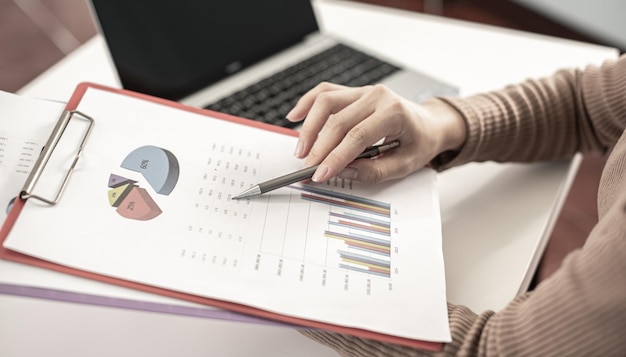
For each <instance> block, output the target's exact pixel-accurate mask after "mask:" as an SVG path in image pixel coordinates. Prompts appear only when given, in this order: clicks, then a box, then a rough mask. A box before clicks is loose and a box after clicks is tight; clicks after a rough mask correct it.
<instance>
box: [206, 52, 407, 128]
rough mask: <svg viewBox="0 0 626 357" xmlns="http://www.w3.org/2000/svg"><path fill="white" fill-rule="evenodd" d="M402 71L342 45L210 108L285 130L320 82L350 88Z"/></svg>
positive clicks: (261, 81)
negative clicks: (291, 113) (300, 102)
mask: <svg viewBox="0 0 626 357" xmlns="http://www.w3.org/2000/svg"><path fill="white" fill-rule="evenodd" d="M397 70H399V68H398V67H396V66H393V65H391V64H389V63H387V62H384V61H381V60H379V59H377V58H374V57H372V56H371V55H367V54H365V53H363V52H360V51H358V50H355V49H354V48H351V47H348V46H345V45H342V44H338V45H335V46H333V47H331V48H329V49H327V50H325V51H323V52H321V53H319V54H317V55H315V56H313V57H311V58H308V59H306V60H304V61H302V62H300V63H297V64H295V65H293V66H291V67H289V68H287V69H285V70H283V71H281V72H279V73H277V74H274V75H272V76H270V77H267V78H264V79H262V80H260V81H259V82H257V83H255V84H253V85H250V86H248V87H246V88H244V89H242V90H240V91H237V92H235V93H233V94H231V95H229V96H227V97H225V98H222V99H220V100H219V101H217V102H215V103H213V104H210V105H208V106H207V107H206V108H207V109H211V110H215V111H219V112H223V113H228V114H232V115H236V116H240V117H244V118H248V119H253V120H258V121H262V122H265V123H270V124H274V125H279V126H284V127H294V126H296V125H297V123H292V122H290V121H289V120H287V119H286V118H285V115H287V113H288V112H289V111H290V110H291V108H293V107H294V106H295V105H296V102H297V101H298V99H299V98H300V97H301V96H302V95H303V94H304V93H306V92H307V91H308V90H310V89H311V88H313V87H315V86H316V85H317V84H318V83H320V82H323V81H326V82H332V83H337V84H343V85H348V86H363V85H368V84H374V83H377V82H379V81H380V80H381V79H383V78H384V77H386V76H388V75H390V74H392V73H393V72H395V71H397Z"/></svg>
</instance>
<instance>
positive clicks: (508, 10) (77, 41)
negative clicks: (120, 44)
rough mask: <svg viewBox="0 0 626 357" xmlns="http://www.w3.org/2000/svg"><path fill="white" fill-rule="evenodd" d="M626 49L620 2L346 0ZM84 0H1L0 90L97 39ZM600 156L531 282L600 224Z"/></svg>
mask: <svg viewBox="0 0 626 357" xmlns="http://www.w3.org/2000/svg"><path fill="white" fill-rule="evenodd" d="M351 1H355V2H363V3H369V4H375V5H381V6H389V7H393V8H399V9H403V10H407V11H415V12H420V13H427V14H430V15H433V16H442V17H447V18H454V19H459V20H463V21H472V22H478V23H483V24H489V25H495V26H500V27H505V28H510V29H516V30H522V31H529V32H535V33H540V34H545V35H549V36H557V37H562V38H568V39H573V40H578V41H584V42H590V43H597V44H601V45H606V46H611V47H615V48H618V49H620V51H621V52H622V53H623V52H624V51H625V50H626V21H623V15H624V14H626V1H623V0H595V1H587V0H351ZM96 32H97V30H96V27H95V26H94V24H93V21H92V19H91V17H90V12H89V8H88V5H87V3H86V1H85V0H0V90H3V91H7V92H16V91H18V90H19V89H20V88H21V87H23V86H24V85H26V84H27V83H28V82H29V81H31V80H32V79H34V78H35V77H37V76H38V75H39V74H41V73H42V72H43V71H45V70H46V69H47V68H48V67H50V66H52V65H53V64H54V63H56V62H58V61H59V60H61V59H62V58H63V57H65V56H66V55H67V54H69V53H70V52H72V51H73V50H75V49H76V48H77V47H79V46H80V45H81V44H83V43H85V42H86V41H88V40H89V39H90V38H91V37H93V36H94V35H95V34H96ZM604 160H605V157H603V156H600V155H586V156H585V157H584V159H583V162H582V165H581V168H580V170H579V172H578V174H577V176H576V179H575V181H574V184H573V187H572V189H571V192H570V194H569V195H568V198H567V200H566V203H565V207H564V208H563V211H562V212H561V214H560V216H559V219H558V221H557V224H556V227H555V230H554V232H553V234H552V236H551V238H550V242H549V243H548V247H547V248H546V252H545V254H544V258H543V260H542V263H541V265H540V269H539V271H538V273H537V276H536V281H541V280H542V279H545V278H546V277H547V276H549V275H550V274H551V273H552V272H553V271H554V270H556V269H557V268H558V267H559V265H560V262H561V260H562V258H563V257H564V256H565V255H566V254H567V253H568V252H570V251H571V250H573V249H576V248H578V247H580V246H581V245H582V244H583V243H584V241H585V238H586V236H587V234H588V233H589V232H590V230H591V228H592V227H593V225H594V224H595V223H596V222H597V219H598V218H597V213H596V194H597V186H598V182H599V179H600V173H601V170H602V167H603V165H604Z"/></svg>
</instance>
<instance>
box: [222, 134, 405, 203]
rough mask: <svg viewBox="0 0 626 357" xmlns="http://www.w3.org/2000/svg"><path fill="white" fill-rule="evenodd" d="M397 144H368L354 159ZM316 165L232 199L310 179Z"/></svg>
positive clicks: (375, 154)
mask: <svg viewBox="0 0 626 357" xmlns="http://www.w3.org/2000/svg"><path fill="white" fill-rule="evenodd" d="M398 146H400V142H399V141H398V140H395V141H390V142H388V143H385V144H381V145H375V146H370V147H368V148H366V149H365V151H363V152H362V153H361V154H360V155H359V156H357V157H356V158H355V160H357V159H365V158H372V157H375V156H378V155H380V154H382V153H384V152H385V151H389V150H391V149H393V148H396V147H398ZM318 167H319V165H315V166H311V167H307V168H305V169H302V170H298V171H295V172H292V173H290V174H286V175H283V176H280V177H277V178H274V179H271V180H268V181H265V182H262V183H259V184H257V185H254V186H252V187H250V188H249V189H247V190H245V191H243V192H242V193H240V194H238V195H237V196H234V197H233V198H232V199H233V200H239V199H242V198H247V197H252V196H258V195H262V194H264V193H266V192H270V191H273V190H276V189H278V188H281V187H285V186H287V185H291V184H292V183H295V182H300V181H303V180H306V179H310V178H311V177H313V174H314V173H315V170H317V168H318Z"/></svg>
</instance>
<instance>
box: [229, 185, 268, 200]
mask: <svg viewBox="0 0 626 357" xmlns="http://www.w3.org/2000/svg"><path fill="white" fill-rule="evenodd" d="M260 194H261V188H260V187H259V186H258V185H256V186H253V187H250V188H249V189H247V190H245V191H243V192H242V193H240V194H238V195H237V196H233V197H232V198H231V200H240V199H242V198H246V197H250V196H257V195H260Z"/></svg>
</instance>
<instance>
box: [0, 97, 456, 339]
mask: <svg viewBox="0 0 626 357" xmlns="http://www.w3.org/2000/svg"><path fill="white" fill-rule="evenodd" d="M61 109H62V108H61V107H59V109H58V110H59V111H60V110H61ZM77 109H78V110H79V111H80V112H82V113H85V114H87V115H89V116H91V117H92V118H93V119H94V120H95V125H94V128H93V131H92V133H91V135H90V137H89V139H88V141H87V144H86V148H85V150H84V152H83V153H82V156H81V158H80V160H79V161H78V165H77V166H76V169H75V171H74V173H73V174H72V177H71V179H70V181H69V184H68V186H67V188H66V190H65V192H64V194H63V196H62V198H61V200H60V202H59V203H58V204H57V205H55V206H50V205H47V204H44V203H41V202H38V201H36V200H32V199H29V200H27V202H26V205H25V207H24V209H23V210H22V212H21V213H20V215H19V217H18V219H17V221H16V223H15V225H14V227H13V229H12V231H11V233H10V234H9V236H8V238H7V240H6V241H5V243H4V246H5V247H6V248H8V249H11V250H14V251H18V252H22V253H24V254H27V255H31V256H34V257H38V258H41V259H44V260H48V261H52V262H55V263H58V264H62V265H66V266H69V267H72V268H76V269H80V270H84V271H89V272H94V273H98V274H102V275H107V276H112V277H116V278H121V279H124V280H128V281H133V282H139V283H143V284H147V285H151V286H156V287H161V288H166V289H169V290H174V291H180V292H184V293H189V294H193V295H198V296H203V297H210V298H214V299H219V300H225V301H230V302H235V303H239V304H244V305H249V306H252V307H256V308H259V309H262V310H266V311H270V312H275V313H278V314H281V315H286V316H294V317H298V318H304V319H308V320H314V321H321V322H326V323H331V324H336V325H341V326H347V327H354V328H360V329H365V330H370V331H374V332H379V333H384V334H389V335H394V336H400V337H405V338H410V339H418V340H426V341H437V342H447V341H450V332H449V327H448V320H447V307H446V291H445V276H444V263H443V253H442V242H441V220H440V215H439V214H440V213H439V202H438V195H437V186H436V175H435V173H434V172H433V171H431V170H429V169H424V170H421V171H419V172H417V173H415V174H413V175H410V176H409V177H407V178H405V179H402V180H397V181H392V182H388V183H383V184H377V185H365V184H362V183H357V182H351V181H346V180H341V179H333V180H331V181H329V182H327V183H323V184H294V185H291V186H289V187H285V188H281V189H278V190H275V191H272V192H270V193H267V194H264V195H261V196H258V197H254V198H250V199H245V200H231V199H230V198H231V197H232V196H234V195H237V194H238V193H240V192H241V191H243V190H244V189H246V188H248V187H250V186H252V185H255V184H257V183H259V182H262V181H265V180H267V179H270V178H274V177H277V176H280V175H283V174H286V173H288V172H291V171H295V170H297V169H300V168H302V161H301V160H298V159H295V158H293V155H292V154H291V153H292V152H293V149H294V147H295V144H296V138H295V136H290V135H285V134H283V133H278V132H274V131H269V130H263V129H259V128H256V127H252V126H248V125H242V124H239V123H236V122H232V121H228V120H223V119H218V118H211V117H207V116H206V115H201V114H198V113H194V112H191V111H184V110H180V109H177V108H174V107H170V106H166V105H161V104H157V103H155V102H149V101H144V100H141V99H139V98H136V97H131V96H126V95H122V94H119V93H114V92H109V91H104V90H99V89H96V88H89V89H88V90H87V92H86V93H85V95H84V96H83V98H82V100H81V101H80V104H79V106H78V108H77ZM29 125H30V124H29ZM53 125H54V118H48V119H47V120H44V121H43V122H42V124H41V126H42V128H41V129H40V130H42V132H45V131H46V130H47V131H48V132H49V130H50V129H51V128H52V126H53ZM29 130H34V129H33V128H31V129H29ZM67 135H68V137H67V138H64V140H66V139H72V136H73V135H74V134H73V132H71V131H69V132H68V133H67ZM6 136H7V135H5V136H3V132H2V131H1V129H0V160H3V158H4V157H5V156H6V157H7V158H8V157H9V154H10V155H18V157H19V155H20V153H19V151H20V150H26V146H27V145H23V146H22V148H21V149H19V150H17V151H18V153H17V154H13V153H12V152H13V151H12V150H15V149H12V146H10V145H9V144H7V142H8V141H7V139H5V137H6ZM2 140H4V141H2ZM77 140H78V139H77ZM3 143H4V144H3ZM38 145H40V144H38ZM3 148H4V149H3ZM3 155H4V156H3ZM11 160H13V159H11ZM18 162H19V159H18ZM54 162H55V163H56V162H63V158H60V159H59V158H57V161H54ZM0 165H15V164H13V161H10V162H9V159H5V160H4V161H0ZM66 169H67V168H66V167H63V165H57V164H55V165H52V167H46V170H45V171H44V175H43V176H42V179H41V182H40V183H38V186H37V188H36V190H39V189H41V190H44V191H45V190H46V189H47V188H46V187H45V186H46V185H48V183H47V182H46V180H45V178H46V177H50V176H55V175H57V174H59V173H60V172H63V171H64V170H66ZM24 179H25V177H16V176H15V175H14V177H11V178H10V181H11V184H14V183H15V182H17V183H19V185H18V186H21V184H23V181H24ZM3 180H4V178H3ZM7 182H8V181H7ZM3 183H4V181H3ZM50 185H52V186H56V185H57V183H54V184H50ZM18 190H19V188H18ZM3 192H4V191H3ZM15 192H17V191H15ZM10 199H11V198H10V197H0V200H2V201H1V202H3V204H4V205H5V207H6V205H8V204H9V203H10Z"/></svg>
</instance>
